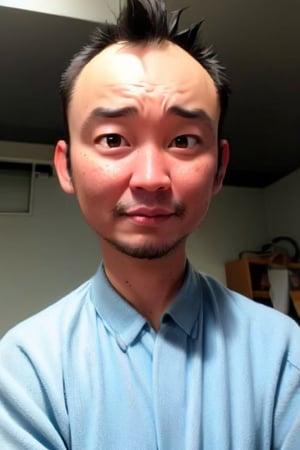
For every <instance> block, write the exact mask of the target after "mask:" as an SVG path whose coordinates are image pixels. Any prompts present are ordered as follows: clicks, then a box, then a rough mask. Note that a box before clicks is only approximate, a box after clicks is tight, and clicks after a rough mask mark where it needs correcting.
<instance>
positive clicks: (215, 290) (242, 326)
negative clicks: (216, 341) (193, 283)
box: [198, 273, 300, 375]
mask: <svg viewBox="0 0 300 450" xmlns="http://www.w3.org/2000/svg"><path fill="white" fill-rule="evenodd" d="M198 280H199V283H201V286H202V293H203V294H202V295H203V303H204V313H205V312H206V313H207V314H208V315H213V316H215V317H216V320H219V321H220V322H221V326H222V328H223V330H225V332H227V333H228V336H236V339H239V340H240V342H242V341H244V342H245V343H247V344H248V346H249V347H252V350H253V351H254V352H255V351H257V352H258V353H259V352H261V353H262V356H263V354H264V353H266V355H265V357H266V359H267V358H268V357H269V356H271V355H273V357H275V355H276V354H277V355H278V357H279V355H280V357H281V359H282V360H286V361H287V362H289V363H291V364H292V366H294V368H295V369H296V370H297V371H298V372H299V375H300V327H299V326H298V325H297V324H296V322H295V321H294V320H292V319H291V318H290V317H288V316H287V315H285V314H282V313H281V312H279V311H277V310H275V309H273V308H270V307H268V306H264V305H262V304H259V303H257V302H255V301H253V300H252V299H249V298H247V297H244V296H243V295H241V294H239V293H237V292H234V291H231V290H230V289H228V288H227V287H225V286H224V285H223V284H221V283H219V282H218V281H216V280H215V279H214V278H212V277H210V276H208V275H204V274H200V273H198ZM267 353H268V354H267Z"/></svg>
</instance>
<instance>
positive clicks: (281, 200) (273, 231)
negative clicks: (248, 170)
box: [264, 169, 300, 245]
mask: <svg viewBox="0 0 300 450" xmlns="http://www.w3.org/2000/svg"><path fill="white" fill-rule="evenodd" d="M264 199H265V209H266V217H267V232H268V235H269V236H271V237H272V238H273V237H276V236H282V235H285V236H290V237H292V238H294V239H295V240H296V241H297V242H298V243H299V245H300V169H298V170H296V171H295V172H293V173H292V174H291V175H289V176H287V177H285V178H282V179H281V180H280V181H278V182H277V183H274V184H273V185H271V186H269V187H268V188H266V189H265V191H264Z"/></svg>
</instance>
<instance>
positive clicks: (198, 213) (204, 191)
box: [178, 161, 215, 223]
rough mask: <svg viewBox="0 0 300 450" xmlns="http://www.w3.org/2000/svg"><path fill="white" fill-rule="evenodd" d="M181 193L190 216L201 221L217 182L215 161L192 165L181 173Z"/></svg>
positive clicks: (193, 220) (196, 221) (195, 220)
mask: <svg viewBox="0 0 300 450" xmlns="http://www.w3.org/2000/svg"><path fill="white" fill-rule="evenodd" d="M180 179H181V193H180V192H178V195H179V198H180V197H181V199H182V201H183V203H184V204H185V206H186V208H187V212H188V217H189V218H190V220H191V221H192V222H194V223H198V222H201V221H202V219H203V218H204V217H205V215H206V212H207V209H208V207H209V204H210V201H211V198H212V196H213V189H214V182H215V164H214V161H212V162H211V161H208V163H207V164H201V165H197V164H195V165H194V166H193V167H190V170H188V171H186V172H185V173H184V174H183V173H181V175H180Z"/></svg>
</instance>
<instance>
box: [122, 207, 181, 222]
mask: <svg viewBox="0 0 300 450" xmlns="http://www.w3.org/2000/svg"><path fill="white" fill-rule="evenodd" d="M123 215H124V216H126V217H128V218H129V219H130V220H131V221H133V222H134V223H136V224H139V225H157V224H161V223H163V222H165V221H167V220H168V219H170V218H171V217H172V216H174V215H175V213H174V211H171V210H169V209H163V208H145V207H143V208H135V209H130V210H128V211H126V212H124V214H123Z"/></svg>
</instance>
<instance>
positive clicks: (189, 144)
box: [170, 134, 199, 148]
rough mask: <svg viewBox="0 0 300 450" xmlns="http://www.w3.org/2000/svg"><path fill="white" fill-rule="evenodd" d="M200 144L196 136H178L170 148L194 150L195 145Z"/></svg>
mask: <svg viewBox="0 0 300 450" xmlns="http://www.w3.org/2000/svg"><path fill="white" fill-rule="evenodd" d="M197 144H199V138H197V137H196V136H189V135H186V134H183V135H181V136H177V137H176V138H175V139H173V141H172V142H171V144H170V147H176V148H193V147H195V145H197Z"/></svg>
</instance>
